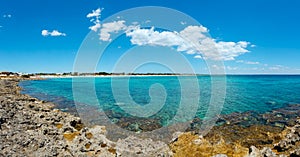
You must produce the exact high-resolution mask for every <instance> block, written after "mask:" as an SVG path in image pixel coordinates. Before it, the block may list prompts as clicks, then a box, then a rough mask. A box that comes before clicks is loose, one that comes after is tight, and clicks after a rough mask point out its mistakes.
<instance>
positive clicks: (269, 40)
mask: <svg viewBox="0 0 300 157" xmlns="http://www.w3.org/2000/svg"><path fill="white" fill-rule="evenodd" d="M141 6H162V7H168V8H172V9H176V10H178V11H181V12H183V13H185V14H187V15H189V16H191V17H193V18H194V19H195V20H197V21H198V22H199V23H201V24H202V25H203V26H204V27H205V28H207V29H208V30H209V34H210V35H211V38H212V39H215V40H216V41H218V42H221V41H224V42H234V43H236V44H237V43H238V42H239V41H246V42H249V43H248V45H247V46H246V47H243V48H244V49H245V50H247V51H249V52H242V53H239V52H237V53H238V55H236V56H234V57H233V58H231V59H228V58H225V59H223V60H222V61H223V62H224V64H225V70H226V72H227V73H242V74H244V73H251V74H252V73H294V74H299V73H300V62H299V58H300V44H299V43H300V38H299V36H300V30H299V28H300V20H299V19H300V10H299V8H300V1H298V0H289V1H283V0H278V1H271V0H251V1H250V0H249V1H243V2H241V1H239V0H226V1H220V0H205V1H204V0H189V1H182V0H180V1H179V0H164V1H157V0H147V1H140V0H126V1H124V0H102V1H99V0H89V1H86V0H75V1H72V2H71V1H58V0H28V1H19V0H1V1H0V42H1V44H0V58H1V62H0V71H14V72H28V73H32V72H68V71H72V69H73V64H74V60H75V57H76V54H77V51H78V49H79V47H80V45H81V43H82V41H83V40H84V38H85V37H86V36H87V35H88V33H89V32H92V31H91V30H90V29H89V27H90V26H91V25H92V24H93V23H91V22H90V21H89V18H87V15H88V14H89V13H91V12H92V10H96V9H98V8H101V9H102V8H103V9H102V10H101V19H100V21H101V22H102V19H105V18H107V17H109V16H111V15H113V14H116V13H118V12H119V11H122V10H125V9H130V8H134V7H141ZM124 20H126V19H124ZM170 20H172V19H170ZM165 22H168V21H165ZM186 27H188V25H187V26H186ZM149 29H150V28H149ZM43 30H44V32H43V33H42V31H43ZM55 30H57V32H55ZM153 31H158V32H162V31H159V30H153ZM152 33H153V32H152ZM130 37H132V38H134V35H132V36H130ZM123 38H126V36H125V37H123ZM125 40H126V39H124V41H122V39H119V40H117V41H115V42H117V44H113V43H112V44H111V46H110V49H108V50H107V52H106V53H105V54H104V57H103V58H102V61H100V62H99V64H98V68H97V70H99V71H111V70H112V67H113V65H114V63H115V61H116V60H117V59H118V57H120V55H122V52H124V51H123V50H124V49H123V48H124V47H126V45H128V46H132V45H134V44H136V45H138V44H139V41H136V42H135V43H132V42H131V43H130V42H129V40H130V39H127V40H126V41H125ZM143 46H148V48H145V49H144V51H145V53H146V51H147V50H148V51H150V50H149V47H151V45H150V46H149V44H148V45H147V44H146V45H143ZM143 46H142V47H143ZM118 47H119V48H118ZM153 49H155V50H156V51H166V49H165V47H162V48H161V49H160V48H159V47H157V46H156V47H153ZM175 49H176V48H175ZM137 50H139V51H141V50H140V49H137ZM171 51H174V52H175V50H174V49H170V52H171ZM233 51H234V50H233ZM178 53H184V52H178ZM184 54H185V53H184ZM196 55H198V54H197V53H195V54H193V55H190V54H185V56H186V58H187V59H188V61H189V62H190V63H191V64H192V66H193V67H194V68H195V71H196V72H197V73H207V68H206V67H205V64H204V63H205V62H204V59H203V58H209V56H211V55H210V54H209V52H207V53H199V55H201V56H202V57H201V58H202V59H197V58H194V57H195V56H196ZM178 65H179V66H180V62H179V63H178ZM215 68H217V66H216V67H215ZM165 69H166V68H159V67H158V66H157V65H153V66H151V65H147V66H145V67H141V68H139V70H138V72H164V71H165Z"/></svg>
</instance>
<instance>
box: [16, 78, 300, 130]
mask: <svg viewBox="0 0 300 157" xmlns="http://www.w3.org/2000/svg"><path fill="white" fill-rule="evenodd" d="M19 85H20V86H21V87H22V93H23V94H28V95H30V96H33V97H36V98H38V99H40V100H44V101H49V102H53V103H55V104H57V106H56V107H57V108H59V109H61V110H62V111H65V112H71V111H72V112H74V111H77V112H80V113H81V114H90V113H91V112H89V109H90V110H99V112H106V113H110V116H108V117H110V118H112V119H114V120H115V119H117V120H118V119H121V118H124V117H128V118H130V117H131V118H135V117H143V118H147V117H149V118H153V119H156V120H158V122H159V123H160V125H162V126H165V125H168V124H169V123H170V121H172V119H173V118H174V117H176V115H178V114H181V116H177V117H176V118H177V119H179V121H180V118H182V119H181V120H182V121H188V120H190V119H188V118H187V117H194V118H195V117H198V118H201V119H203V118H206V117H207V113H208V112H209V110H211V109H214V110H215V112H213V113H214V114H216V116H217V114H220V115H226V114H232V113H236V112H238V113H243V112H249V111H254V112H258V113H266V112H271V111H272V110H276V109H278V108H283V107H285V106H287V105H293V104H300V75H226V76H209V75H197V76H111V77H110V76H105V77H76V78H48V79H44V80H29V81H28V80H27V81H22V82H20V84H19ZM215 100H218V101H217V102H215ZM78 104H81V105H80V106H81V107H79V105H78ZM82 104H84V105H82ZM212 105H213V108H212V107H211V106H212ZM82 106H86V109H82ZM216 108H217V109H216ZM185 114H188V115H187V116H185ZM92 117H94V116H92Z"/></svg>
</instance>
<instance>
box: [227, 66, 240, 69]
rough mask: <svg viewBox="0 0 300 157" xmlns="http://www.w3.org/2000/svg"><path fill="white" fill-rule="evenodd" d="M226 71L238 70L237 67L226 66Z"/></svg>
mask: <svg viewBox="0 0 300 157" xmlns="http://www.w3.org/2000/svg"><path fill="white" fill-rule="evenodd" d="M226 69H227V70H237V69H238V67H231V66H227V67H226Z"/></svg>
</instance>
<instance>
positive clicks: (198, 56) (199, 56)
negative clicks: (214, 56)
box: [194, 55, 202, 59]
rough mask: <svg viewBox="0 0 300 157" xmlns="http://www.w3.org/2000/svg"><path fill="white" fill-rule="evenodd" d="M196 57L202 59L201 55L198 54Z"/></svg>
mask: <svg viewBox="0 0 300 157" xmlns="http://www.w3.org/2000/svg"><path fill="white" fill-rule="evenodd" d="M194 58H196V59H202V57H201V55H196V56H194Z"/></svg>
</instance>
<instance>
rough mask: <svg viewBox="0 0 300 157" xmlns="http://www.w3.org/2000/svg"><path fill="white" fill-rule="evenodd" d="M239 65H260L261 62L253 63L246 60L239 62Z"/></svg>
mask: <svg viewBox="0 0 300 157" xmlns="http://www.w3.org/2000/svg"><path fill="white" fill-rule="evenodd" d="M236 62H237V63H244V64H250V65H258V64H260V63H259V62H252V61H244V60H237V61H236Z"/></svg>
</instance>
